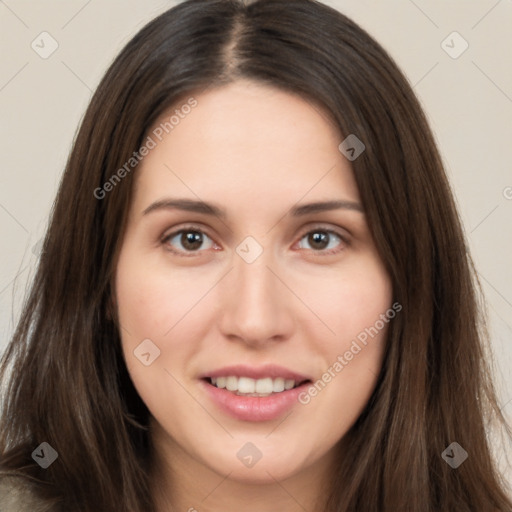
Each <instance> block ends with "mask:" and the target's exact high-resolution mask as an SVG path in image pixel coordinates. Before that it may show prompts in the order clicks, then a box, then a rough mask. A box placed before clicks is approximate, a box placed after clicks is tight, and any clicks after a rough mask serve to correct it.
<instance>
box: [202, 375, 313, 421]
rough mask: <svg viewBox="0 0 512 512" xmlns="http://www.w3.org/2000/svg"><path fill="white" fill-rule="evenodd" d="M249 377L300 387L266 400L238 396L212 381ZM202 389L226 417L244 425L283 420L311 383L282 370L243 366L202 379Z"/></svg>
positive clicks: (203, 376)
mask: <svg viewBox="0 0 512 512" xmlns="http://www.w3.org/2000/svg"><path fill="white" fill-rule="evenodd" d="M230 376H235V377H249V378H251V379H263V378H265V377H271V378H273V379H275V378H278V377H281V378H283V379H293V380H294V381H295V382H297V383H300V382H302V384H301V385H299V386H297V387H296V388H293V389H289V390H287V391H282V392H281V393H274V394H272V395H269V396H264V397H257V396H255V397H252V396H239V395H235V394H234V393H232V392H231V391H228V390H227V389H219V388H217V387H216V386H214V385H212V384H211V383H210V378H212V377H230ZM200 379H201V380H200V385H201V386H202V387H203V388H204V390H205V392H206V393H207V395H208V396H209V397H210V399H211V400H212V401H213V402H214V403H215V404H216V405H217V407H219V408H220V409H221V411H223V412H224V413H226V414H228V415H230V416H232V417H234V418H236V419H239V420H242V421H270V420H274V419H276V418H279V417H280V416H282V415H283V414H284V413H285V412H287V411H288V410H289V409H291V408H292V407H293V406H294V405H295V404H297V402H298V396H299V394H300V393H301V392H303V391H304V390H305V389H306V388H307V387H308V386H309V385H310V384H311V381H312V378H311V377H309V376H307V375H302V374H299V373H296V372H293V371H291V370H288V369H287V368H284V367H282V366H276V365H265V366H260V367H251V366H244V365H237V366H226V367H224V368H220V369H218V370H213V371H211V372H208V373H206V374H204V375H201V376H200Z"/></svg>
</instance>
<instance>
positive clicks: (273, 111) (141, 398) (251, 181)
mask: <svg viewBox="0 0 512 512" xmlns="http://www.w3.org/2000/svg"><path fill="white" fill-rule="evenodd" d="M473 278H474V271H473V267H472V264H471V261H470V258H469V256H468V254H467V250H466V246H465V242H464V238H463V235H462V229H461V225H460V221H459V219H458V216H457V213H456V209H455V206H454V202H453V198H452V195H451V192H450V189H449V185H448V183H447V179H446V176H445V173H444V171H443V167H442V163H441V160H440V157H439V155H438V152H437V149H436V147H435V144H434V141H433V137H432V134H431V132H430V129H429V127H428V125H427V123H426V121H425V118H424V115H423V113H422V111H421V108H420V106H419V104H418V102H417V100H416V98H415V97H414V94H413V92H412V90H411V88H410V86H409V85H408V83H407V81H406V79H405V78H404V77H403V75H402V74H401V72H400V71H399V70H398V69H397V67H396V65H395V64H394V63H393V61H392V60H391V58H390V57H389V56H388V55H387V54H386V53H385V51H384V50H383V49H382V48H381V47H380V46H379V45H378V44H377V43H376V42H375V41H374V40H373V39H371V38H370V36H368V34H366V33H365V32H364V31H363V30H362V29H361V28H359V27H358V26H357V25H355V24H354V23H353V22H352V21H350V20H349V19H347V18H346V17H344V16H343V15H341V14H339V13H338V12H336V11H334V10H332V9H331V8H328V7H326V6H324V5H322V4H320V3H317V2H313V1H309V0H292V1H283V0H271V1H256V2H249V3H247V4H244V3H243V2H240V1H238V0H213V1H212V0H209V1H206V0H193V1H186V2H183V3H181V4H180V5H178V6H177V7H174V8H172V9H170V10H169V11H167V12H166V13H164V14H162V15H161V16H159V17H158V18H157V19H155V20H154V21H152V22H151V23H150V24H148V25H147V26H146V27H145V28H143V29H142V30H141V31H140V32H139V34H137V35H136V36H135V37H134V38H133V40H132V41H130V43H129V44H128V45H127V46H126V48H125V49H124V50H123V51H122V52H121V54H120V55H119V57H118V58H117V59H116V60H115V62H114V63H113V64H112V66H111V67H110V69H109V70H108V72H107V73H106V75H105V77H104V79H103V80H102V82H101V84H100V85H99V87H98V90H97V91H96V94H95V95H94V97H93V99H92V101H91V104H90V106H89V108H88V110H87V112H86V115H85V117H84V120H83V123H82V126H81V128H80V131H79V134H78V136H77V139H76V141H75V144H74V147H73V150H72V152H71V155H70V158H69V161H68V164H67V167H66V171H65V174H64V177H63V180H62V183H61V186H60V190H59V193H58V197H57V200H56V204H55V207H54V211H53V213H52V219H51V224H50V227H49V229H48V233H47V236H46V239H45V242H44V247H43V253H42V256H41V261H40V266H39V269H38V272H37V276H36V278H35V281H34V284H33V287H32V290H31V294H30V298H29V300H28V303H27V304H26V307H25V310H24V312H23V315H22V318H21V320H20V323H19V325H18V328H17V330H16V332H15V334H14V336H13V339H12V340H11V343H10V345H9V346H8V349H7V352H6V354H5V356H4V358H3V361H2V377H3V380H4V382H6V383H7V388H6V392H5V401H4V402H5V403H4V408H3V415H2V428H1V434H0V453H1V454H2V455H1V459H0V460H1V467H2V475H4V479H3V482H4V483H3V493H4V498H3V499H4V505H3V508H2V510H4V509H6V510H10V509H12V510H17V511H19V510H24V508H23V507H25V508H26V509H28V507H30V508H32V509H37V508H36V507H39V509H41V510H66V511H74V510H81V511H98V510H102V511H103V510H104V511H107V510H116V511H125V510H126V511H153V510H154V511H156V512H164V511H170V510H189V511H193V510H199V511H202V510H204V511H206V510H208V511H214V510H223V511H228V510H235V509H236V510H238V509H240V508H243V509H244V510H246V511H247V510H249V511H256V510H258V511H259V510H265V511H271V510H287V511H295V510H311V511H320V510H321V511H339V512H341V511H370V510H371V511H374V510H379V511H388V510H389V511H397V510H399V511H415V512H416V511H418V512H423V511H425V512H427V511H429V512H433V511H439V510H443V511H464V510H467V511H470V510H478V511H491V510H492V511H496V510H499V511H510V510H512V503H511V501H510V498H509V497H507V495H506V487H505V484H504V482H501V481H500V477H499V475H498V473H497V471H496V469H495V466H494V463H493V460H492V458H491V455H490V447H489V444H488V441H487V438H486V428H487V426H488V422H489V421H490V420H494V421H496V422H498V423H499V422H501V425H502V426H503V427H504V428H505V429H507V428H508V427H507V426H506V425H505V423H504V419H503V417H502V416H501V413H500V411H499V407H498V405H497V400H496V395H495V391H494V389H493V385H492V380H491V378H490V374H489V370H488V368H487V365H486V363H485V360H484V358H483V355H484V341H485V337H484V333H483V331H482V327H481V326H482V322H481V319H480V317H479V311H478V307H477V296H476V291H475V284H474V280H473ZM11 370H12V373H8V372H9V371H11ZM0 503H1V502H0ZM9 507H10V508H9Z"/></svg>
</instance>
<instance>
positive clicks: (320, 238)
mask: <svg viewBox="0 0 512 512" xmlns="http://www.w3.org/2000/svg"><path fill="white" fill-rule="evenodd" d="M309 243H310V244H311V246H313V247H314V246H315V245H316V248H317V249H325V247H327V245H328V244H329V241H328V235H327V233H321V232H317V233H313V234H311V235H309Z"/></svg>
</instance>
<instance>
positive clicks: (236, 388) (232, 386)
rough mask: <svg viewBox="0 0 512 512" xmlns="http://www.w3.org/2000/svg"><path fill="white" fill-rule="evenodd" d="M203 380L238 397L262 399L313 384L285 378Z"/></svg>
mask: <svg viewBox="0 0 512 512" xmlns="http://www.w3.org/2000/svg"><path fill="white" fill-rule="evenodd" d="M203 380H205V381H206V382H207V383H208V384H210V385H212V386H214V387H216V388H218V389H225V390H226V391H230V392H231V393H233V394H235V395H237V396H247V397H260V398H261V397H267V396H271V395H277V394H279V393H283V392H285V391H289V390H291V389H295V388H297V387H299V386H302V385H303V384H307V383H308V382H311V381H310V380H309V379H301V380H296V379H285V378H284V377H276V378H272V377H264V378H261V379H253V378H251V377H237V376H235V375H230V376H227V377H225V376H221V377H206V378H204V379H203Z"/></svg>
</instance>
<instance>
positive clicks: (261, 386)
mask: <svg viewBox="0 0 512 512" xmlns="http://www.w3.org/2000/svg"><path fill="white" fill-rule="evenodd" d="M240 380H242V379H240ZM240 391H241V390H240ZM272 391H274V384H273V383H272V379H271V378H270V377H267V378H266V379H258V380H257V381H256V393H264V394H270V393H272Z"/></svg>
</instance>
